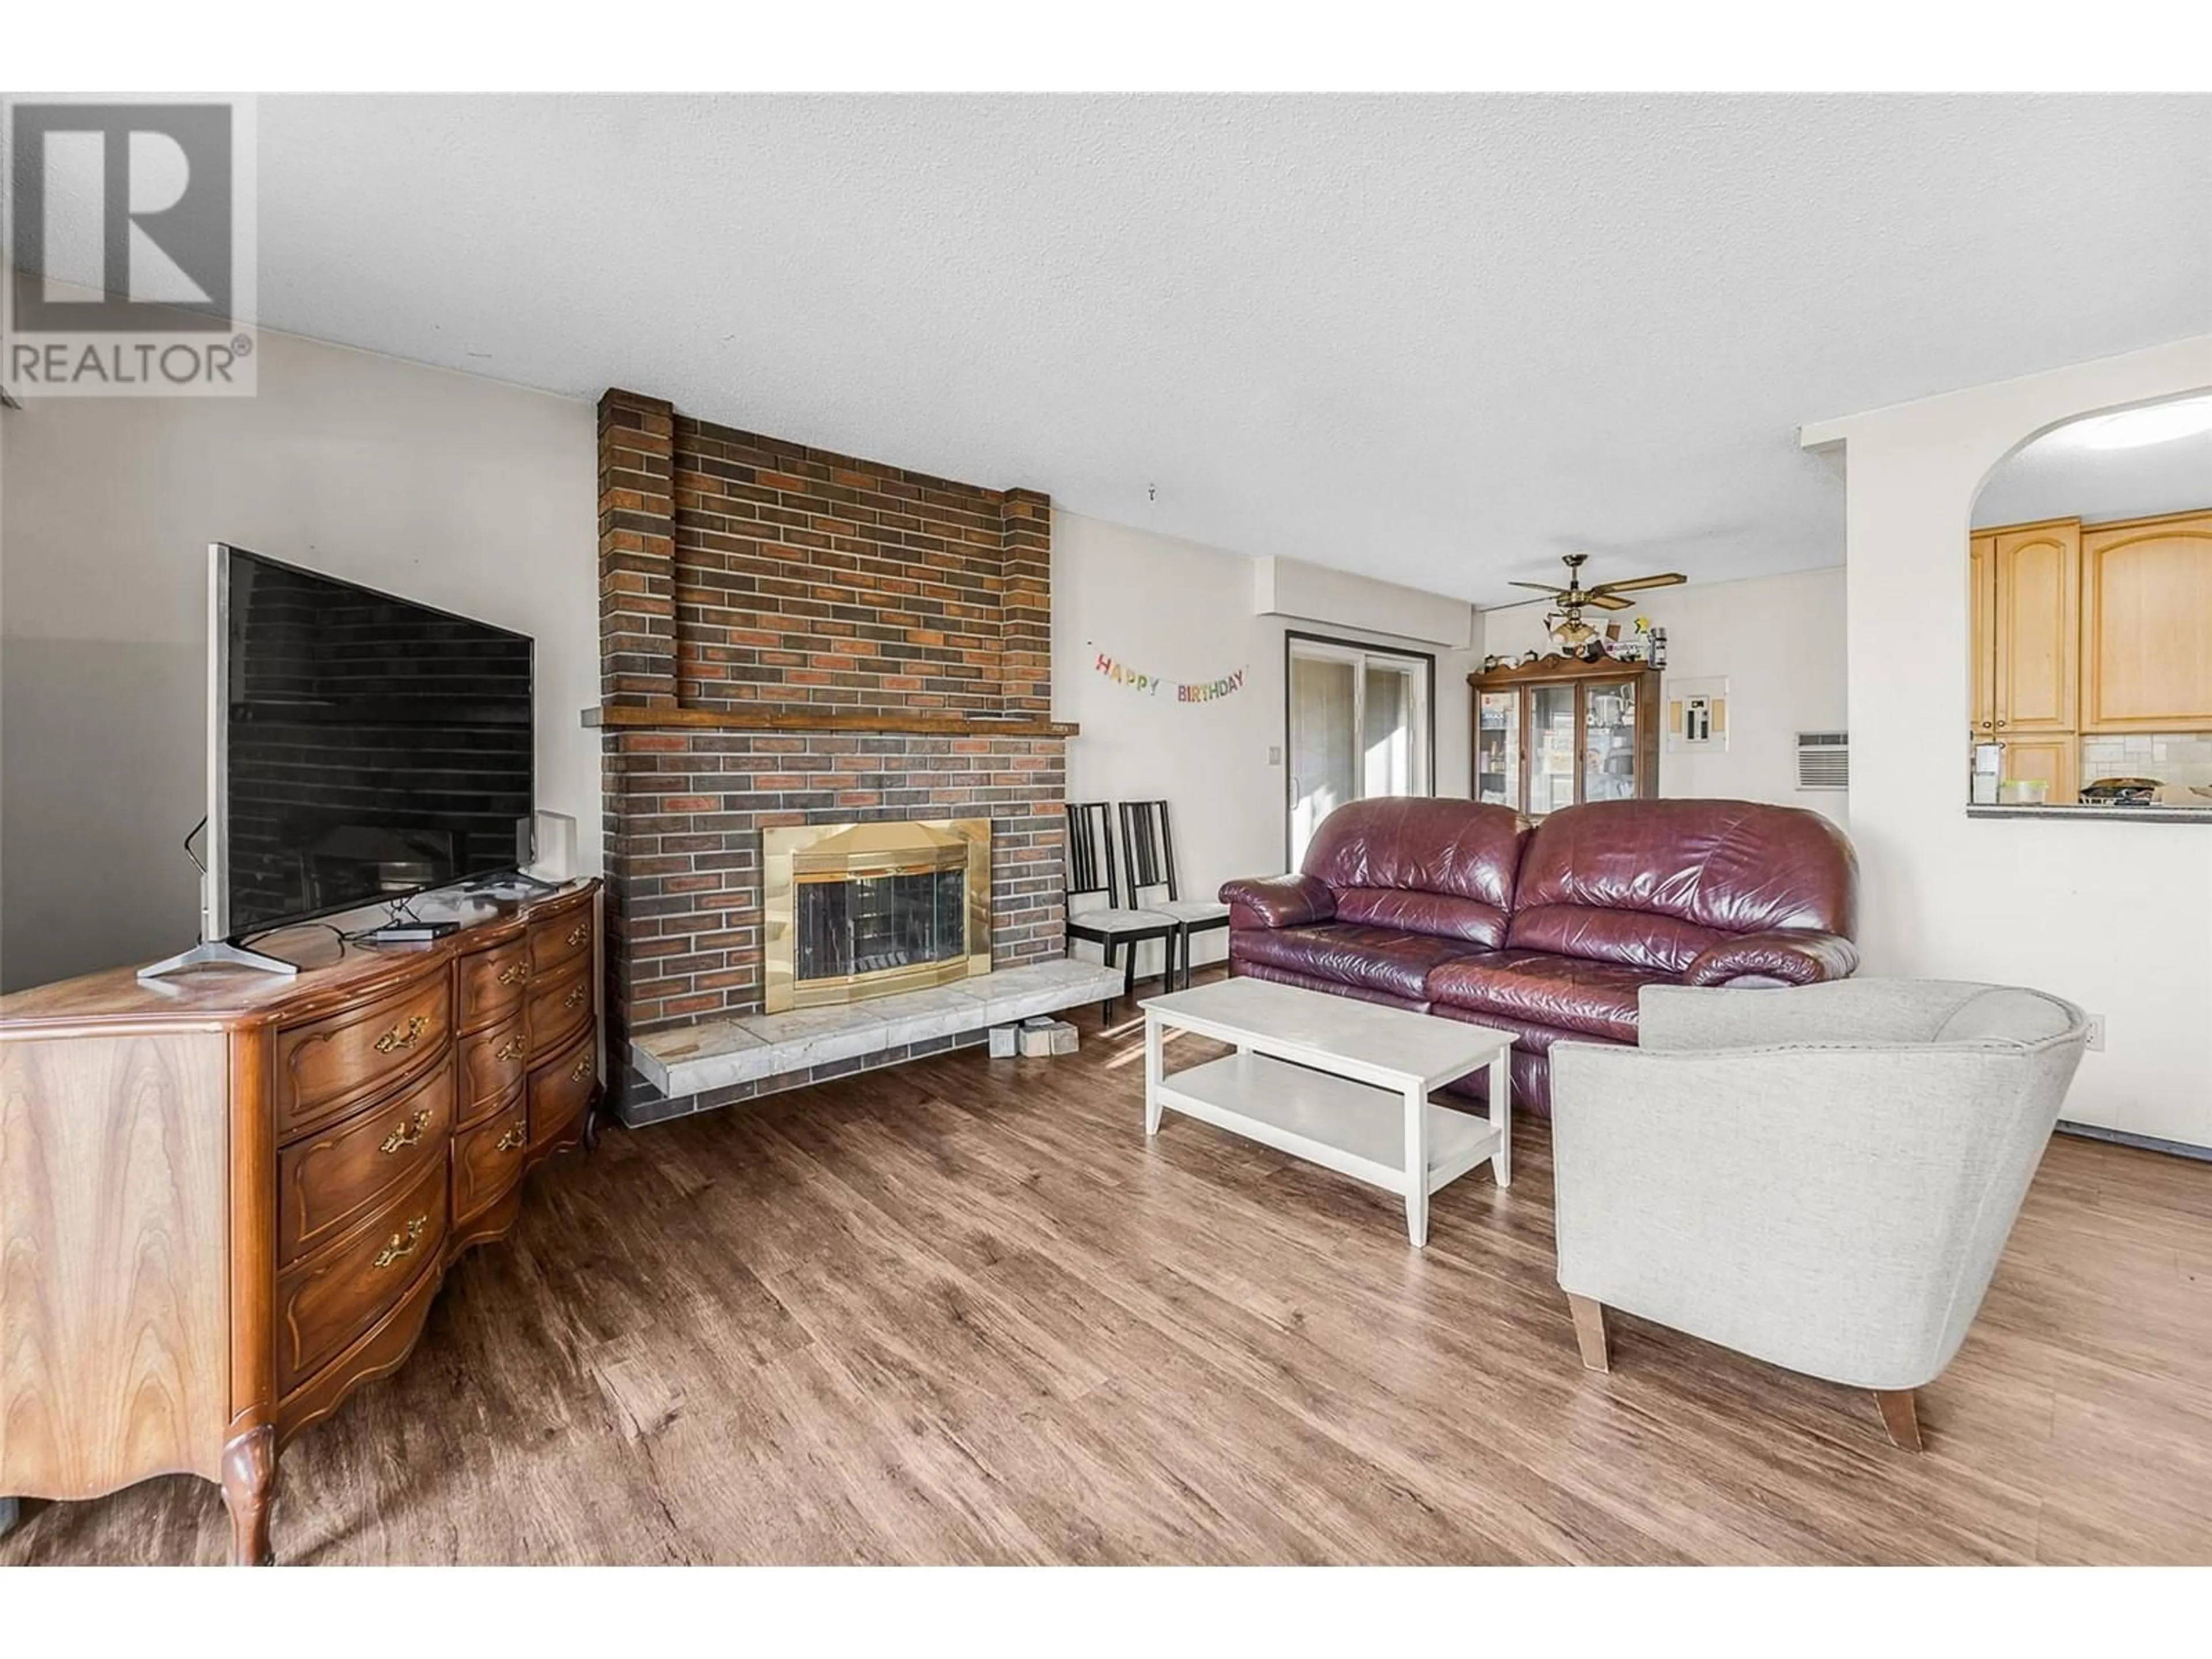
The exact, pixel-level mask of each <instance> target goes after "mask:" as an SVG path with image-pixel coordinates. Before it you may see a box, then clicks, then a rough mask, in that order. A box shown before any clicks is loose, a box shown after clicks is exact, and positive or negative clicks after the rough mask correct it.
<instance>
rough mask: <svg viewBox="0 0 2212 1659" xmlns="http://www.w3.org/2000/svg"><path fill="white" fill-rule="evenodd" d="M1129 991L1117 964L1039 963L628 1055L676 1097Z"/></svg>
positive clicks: (756, 1018) (749, 1022) (656, 1037)
mask: <svg viewBox="0 0 2212 1659" xmlns="http://www.w3.org/2000/svg"><path fill="white" fill-rule="evenodd" d="M1120 994H1121V969H1118V968H1102V967H1100V966H1099V965H1098V964H1097V963H1095V962H1073V961H1066V960H1062V961H1057V962H1034V963H1028V964H1026V965H1024V966H1023V967H1019V968H1006V969H1000V970H999V971H998V972H996V973H992V974H985V975H981V977H980V978H976V979H970V980H963V981H961V982H960V983H959V984H957V985H940V986H935V987H931V988H930V989H928V990H925V991H907V992H902V993H901V994H899V995H897V996H890V997H877V998H875V999H873V1000H871V1001H867V1002H856V1003H853V1004H851V1005H849V1006H845V1007H842V1008H798V1009H793V1011H792V1012H789V1013H787V1014H745V1015H743V1016H741V1017H739V1018H734V1019H717V1020H710V1021H708V1022H707V1023H706V1024H700V1025H679V1026H675V1027H673V1028H671V1029H670V1030H665V1031H648V1032H647V1033H646V1034H645V1035H644V1036H639V1037H635V1038H633V1039H632V1040H631V1042H630V1045H629V1052H630V1061H631V1064H633V1065H634V1066H636V1067H637V1069H638V1071H639V1072H640V1073H641V1074H643V1076H644V1077H645V1079H646V1080H647V1082H648V1083H650V1084H652V1085H653V1087H654V1088H655V1089H658V1090H659V1091H660V1092H661V1093H662V1094H663V1095H665V1096H666V1097H669V1098H670V1099H671V1100H673V1099H678V1098H681V1097H684V1096H687V1095H696V1094H704V1093H705V1092H707V1091H708V1090H710V1089H725V1088H727V1087H729V1086H730V1085H732V1084H736V1083H752V1082H757V1081H759V1080H760V1079H764V1078H772V1077H781V1076H783V1075H784V1074H785V1073H788V1072H803V1071H805V1070H806V1069H807V1068H808V1067H810V1066H826V1065H828V1064H829V1063H830V1062H832V1061H833V1060H855V1059H859V1058H861V1057H863V1056H866V1055H868V1054H881V1053H883V1052H884V1051H885V1050H887V1049H892V1048H904V1047H906V1046H907V1045H908V1044H909V1043H915V1042H927V1041H929V1040H930V1039H932V1038H934V1037H947V1036H963V1035H964V1034H966V1033H968V1032H971V1031H980V1030H983V1029H984V1028H985V1027H987V1026H991V1025H1004V1024H1008V1023H1009V1022H1011V1021H1013V1020H1018V1019H1027V1018H1029V1017H1030V1015H1032V1014H1052V1013H1057V1012H1060V1010H1061V1009H1063V1008H1073V1007H1077V1006H1080V1005H1082V1004H1083V1003H1086V1002H1103V1001H1104V1000H1106V999H1108V998H1109V997H1115V996H1119V995H1120Z"/></svg>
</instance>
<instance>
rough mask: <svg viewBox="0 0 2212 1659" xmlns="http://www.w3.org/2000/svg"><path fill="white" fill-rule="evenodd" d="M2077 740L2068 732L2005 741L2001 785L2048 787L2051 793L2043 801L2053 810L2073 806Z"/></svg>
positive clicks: (2078, 768)
mask: <svg viewBox="0 0 2212 1659" xmlns="http://www.w3.org/2000/svg"><path fill="white" fill-rule="evenodd" d="M2004 777H2005V781H2007V782H2008V783H2031V782H2036V781H2041V782H2044V783H2047V784H2049V785H2050V786H2051V793H2049V795H2048V796H2046V797H2045V799H2046V801H2047V802H2048V804H2049V805H2053V806H2071V805H2075V801H2076V799H2077V798H2078V796H2079V794H2080V792H2081V739H2080V738H2076V737H2075V736H2074V735H2073V733H2071V732H2066V733H2063V734H2062V735H2059V736H2055V737H2026V738H2007V739H2006V740H2005V754H2004Z"/></svg>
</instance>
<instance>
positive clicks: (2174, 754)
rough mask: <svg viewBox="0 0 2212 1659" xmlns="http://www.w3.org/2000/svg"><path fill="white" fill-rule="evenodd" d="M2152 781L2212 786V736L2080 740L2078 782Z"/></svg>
mask: <svg viewBox="0 0 2212 1659" xmlns="http://www.w3.org/2000/svg"><path fill="white" fill-rule="evenodd" d="M2099 778H2156V779H2157V780H2158V781H2160V783H2170V784H2204V785H2208V786H2212V736H2206V735H2203V734H2202V733H2194V734H2189V735H2181V734H2176V735H2174V736H2171V737H2165V736H2160V735H2159V734H2158V733H2155V732H2151V733H2146V734H2143V735H2140V736H2133V735H2131V736H2128V737H2124V738H2082V739H2081V781H2082V782H2083V783H2085V784H2090V783H2094V782H2095V781H2097V780H2098V779H2099Z"/></svg>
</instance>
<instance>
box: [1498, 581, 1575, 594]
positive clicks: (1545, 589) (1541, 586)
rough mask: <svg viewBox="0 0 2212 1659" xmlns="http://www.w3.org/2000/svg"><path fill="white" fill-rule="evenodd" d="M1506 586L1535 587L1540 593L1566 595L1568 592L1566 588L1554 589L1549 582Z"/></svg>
mask: <svg viewBox="0 0 2212 1659" xmlns="http://www.w3.org/2000/svg"><path fill="white" fill-rule="evenodd" d="M1505 585H1506V586H1508V587H1533V588H1534V589H1535V590H1536V591H1537V592H1539V593H1564V592H1566V591H1567V590H1566V589H1565V588H1564V587H1554V586H1553V585H1552V584H1551V583H1549V582H1508V583H1506V584H1505Z"/></svg>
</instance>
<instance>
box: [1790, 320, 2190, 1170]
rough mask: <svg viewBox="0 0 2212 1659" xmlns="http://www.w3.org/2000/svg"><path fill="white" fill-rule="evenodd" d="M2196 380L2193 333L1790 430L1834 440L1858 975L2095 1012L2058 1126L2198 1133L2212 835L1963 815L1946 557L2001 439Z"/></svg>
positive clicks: (1961, 623) (1960, 677) (1955, 606)
mask: <svg viewBox="0 0 2212 1659" xmlns="http://www.w3.org/2000/svg"><path fill="white" fill-rule="evenodd" d="M2208 386H2212V336H2200V337H2196V338H2193V339H2189V340H2181V341H2177V342H2175V343H2172V344H2170V345H2166V346H2160V347H2156V348H2154V349H2150V350H2148V351H2139V352H2132V353H2130V354H2128V355H2126V356H2119V357H2108V358H2103V359H2100V360H2099V361H2097V362H2088V363H2080V364H2076V365H2075V366H2074V367H2072V368H2063V369H2056V370H2053V371H2051V372H2050V373H2048V374H2034V375H2029V376H2027V377H2026V378H2024V379H2021V380H2007V381H2002V382H1999V383H1997V384H1996V385H1992V386H1977V387H1974V388H1972V389H1971V390H1968V391H1965V392H1952V393H1948V394H1947V395H1945V396H1943V397H1940V398H1925V399H1923V400H1921V401H1919V402H1917V403H1911V404H1897V405H1894V406H1893V407H1890V408H1887V409H1880V410H1871V411H1869V412H1868V413H1865V414H1862V415H1854V416H1847V417H1845V418H1843V419H1840V420H1833V421H1826V422H1819V423H1817V424H1815V425H1812V426H1808V427H1807V428H1805V431H1804V435H1803V436H1804V442H1805V444H1806V446H1807V447H1808V448H1824V447H1830V446H1834V445H1838V444H1840V445H1841V446H1843V447H1844V459H1845V469H1846V501H1847V507H1848V518H1849V522H1848V529H1847V532H1846V541H1847V547H1848V568H1849V570H1850V590H1849V605H1850V642H1849V655H1850V731H1851V769H1852V780H1851V798H1850V812H1851V834H1852V839H1853V840H1854V841H1855V842H1857V846H1858V849H1859V859H1860V864H1861V868H1862V870H1863V876H1864V882H1863V895H1864V897H1863V905H1862V920H1861V930H1862V941H1863V945H1864V947H1865V951H1866V955H1867V966H1868V969H1869V971H1871V972H1875V973H1887V974H1920V975H1946V976H1952V977H1958V978H1966V979H1988V980H1997V981H2008V982H2011V983H2016V984H2025V985H2033V986H2036V987H2040V988H2042V989H2045V990H2048V991H2051V992H2055V993H2056V994H2058V995H2060V996H2063V997H2066V998H2069V999H2070V1000H2073V1001H2075V1002H2077V1003H2080V1004H2081V1005H2082V1006H2084V1007H2086V1008H2087V1009H2089V1010H2090V1011H2091V1012H2097V1013H2102V1014H2104V1015H2105V1016H2106V1020H2107V1025H2108V1048H2107V1049H2106V1052H2105V1053H2103V1054H2090V1055H2088V1056H2087V1059H2086V1060H2084V1062H2083V1065H2082V1068H2081V1075H2080V1077H2079V1079H2077V1080H2076V1082H2075V1085H2074V1091H2073V1093H2072V1095H2071V1096H2070V1097H2069V1099H2068V1101H2067V1104H2066V1111H2065V1115H2066V1116H2067V1117H2068V1118H2069V1119H2072V1120H2075V1121H2080V1122H2085V1123H2092V1124H2099V1125H2102V1126H2105V1127H2111V1128H2116V1129H2123V1130H2126V1131H2129V1132H2131V1133H2137V1134H2143V1135H2152V1136H2156V1137H2159V1138H2160V1139H2168V1140H2177V1141H2183V1142H2186V1143H2189V1144H2191V1145H2194V1146H2212V827H2207V826H2205V825H2203V824H2179V823H2176V824H2162V823H2138V822H2127V823H2111V822H2099V821H2094V820H2084V819H2073V820H2066V819H2015V820H2005V821H1992V820H1988V819H1971V818H1969V817H1966V810H1965V807H1964V806H1963V805H1962V804H1961V803H1962V801H1963V799H1964V793H1965V792H1964V789H1963V787H1962V785H1963V781H1964V780H1963V778H1962V776H1961V762H1960V746H1959V742H1958V719H1957V711H1958V710H1960V708H1964V707H1966V668H1967V654H1968V653H1967V651H1966V639H1967V580H1966V558H1965V556H1964V554H1963V551H1962V549H1963V546H1964V544H1965V540H1966V526H1967V521H1968V515H1969V513H1970V512H1971V511H1972V507H1973V502H1974V498H1975V495H1976V493H1977V492H1978V490H1979V489H1980V487H1981V484H1982V481H1983V480H1984V478H1985V477H1988V475H1989V473H1990V469H1991V468H1992V467H1994V466H1995V465H1996V464H1997V463H1998V461H1999V460H2001V459H2002V458H2003V457H2004V456H2005V455H2006V453H2008V451H2010V450H2012V449H2013V448H2015V447H2017V446H2018V445H2020V444H2021V443H2022V442H2024V441H2027V440H2028V439H2030V438H2032V437H2033V436H2034V435H2036V434H2037V433H2039V432H2040V431H2043V430H2045V429H2047V428H2050V427H2051V426H2053V425H2055V424H2057V422H2061V421H2064V420H2067V419H2069V418H2071V417H2072V416H2077V415H2081V414H2084V413H2087V412H2089V411H2091V410H2101V409H2109V408H2113V407H2116V406H2119V405H2123V404H2133V403H2139V402H2144V401H2148V400H2149V399H2152V398H2161V397H2167V396H2171V395H2172V394H2175V393H2178V392H2191V391H2196V390H2199V389H2202V388H2205V387H2208Z"/></svg>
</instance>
